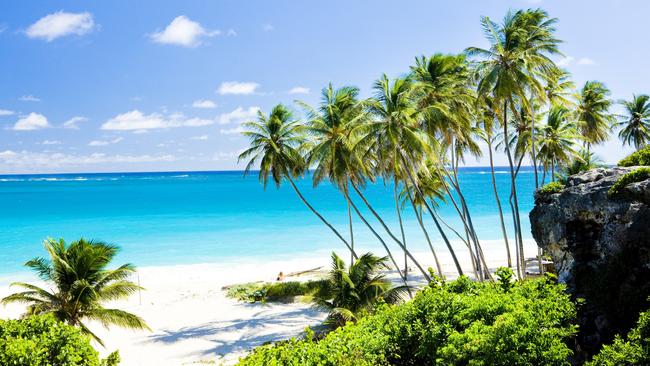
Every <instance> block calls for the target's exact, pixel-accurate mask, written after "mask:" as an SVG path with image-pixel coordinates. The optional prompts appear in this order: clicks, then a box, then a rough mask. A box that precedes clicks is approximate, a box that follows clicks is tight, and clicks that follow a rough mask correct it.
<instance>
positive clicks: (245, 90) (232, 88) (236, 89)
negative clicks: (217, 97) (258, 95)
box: [217, 81, 260, 95]
mask: <svg viewBox="0 0 650 366" xmlns="http://www.w3.org/2000/svg"><path fill="white" fill-rule="evenodd" d="M259 86H260V84H258V83H252V82H238V81H226V82H223V83H221V85H219V89H217V93H219V94H221V95H226V94H236V95H246V94H253V93H255V90H257V88H258V87H259Z"/></svg>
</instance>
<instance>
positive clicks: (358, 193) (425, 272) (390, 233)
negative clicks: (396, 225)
mask: <svg viewBox="0 0 650 366" xmlns="http://www.w3.org/2000/svg"><path fill="white" fill-rule="evenodd" d="M352 188H354V190H355V191H356V192H357V195H359V198H361V200H362V201H363V203H365V204H366V206H367V207H368V209H369V210H370V212H372V214H373V216H375V218H376V219H377V221H379V223H380V224H381V226H382V227H383V228H384V230H386V232H387V233H388V236H390V237H391V239H393V241H395V243H397V245H399V247H400V248H402V250H404V252H405V253H406V255H407V256H408V258H410V259H411V262H413V264H415V266H416V267H418V270H419V271H420V273H422V275H423V276H424V278H425V279H426V280H427V282H431V276H429V274H428V273H427V271H425V270H424V269H423V268H422V266H421V265H420V263H419V262H418V261H417V260H416V259H415V257H414V256H413V254H411V252H410V251H409V250H408V249H406V247H405V246H404V244H403V243H402V242H401V241H400V240H399V239H397V237H396V236H395V235H394V234H393V232H392V231H391V230H390V229H389V228H388V226H387V225H386V223H385V222H384V220H383V219H382V218H381V216H379V214H378V213H377V211H375V209H374V208H373V207H372V205H371V204H370V202H368V200H367V199H366V197H365V196H364V195H363V193H361V191H360V190H359V188H358V187H357V185H356V184H354V182H352ZM398 268H399V267H398Z"/></svg>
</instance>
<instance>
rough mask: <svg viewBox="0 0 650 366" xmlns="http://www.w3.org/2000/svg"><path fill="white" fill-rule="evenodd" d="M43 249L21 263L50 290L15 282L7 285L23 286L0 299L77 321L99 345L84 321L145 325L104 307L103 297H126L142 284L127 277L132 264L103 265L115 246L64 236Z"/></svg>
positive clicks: (33, 312)
mask: <svg viewBox="0 0 650 366" xmlns="http://www.w3.org/2000/svg"><path fill="white" fill-rule="evenodd" d="M45 249H46V250H47V252H48V254H49V256H50V258H49V259H46V258H41V257H38V258H34V259H32V260H30V261H29V262H27V263H25V266H26V267H28V268H29V269H31V270H33V271H35V272H36V273H37V274H38V276H39V277H40V278H41V280H43V281H45V282H46V283H47V284H48V285H49V286H51V288H52V289H51V290H49V291H48V290H46V289H43V288H40V287H38V286H35V285H31V284H28V283H23V282H14V283H13V284H12V286H18V287H22V288H24V289H25V291H23V292H18V293H15V294H12V295H9V296H7V297H5V298H4V299H2V303H3V304H8V303H26V304H29V307H28V309H27V313H26V314H25V315H26V316H29V315H38V314H53V315H54V316H55V317H56V318H57V319H58V320H60V321H63V322H66V323H68V324H70V325H73V326H78V327H79V328H81V330H82V331H83V332H84V333H86V334H88V335H90V336H91V337H92V338H93V339H95V340H96V341H97V342H98V343H99V344H101V345H103V343H102V341H101V339H99V338H98V337H97V336H96V335H95V334H93V333H92V332H91V331H90V329H88V327H87V326H86V325H85V324H84V321H86V320H92V321H98V322H100V323H101V324H102V325H104V326H105V327H108V326H110V325H116V326H119V327H124V328H131V329H147V330H148V329H149V327H148V326H147V324H146V323H145V322H144V320H142V318H140V317H139V316H137V315H134V314H131V313H128V312H126V311H123V310H119V309H107V308H105V307H104V306H103V303H105V302H107V301H113V300H119V299H124V298H127V297H129V296H130V295H131V294H133V293H134V292H136V291H138V290H140V289H141V287H140V286H138V285H136V284H135V283H133V282H130V281H128V278H129V276H131V275H132V274H133V273H134V272H135V267H134V266H133V265H131V264H123V265H121V266H119V267H117V268H115V269H107V268H106V267H107V266H108V265H109V264H110V262H111V261H112V260H113V258H114V257H115V255H116V254H117V252H118V247H117V246H115V245H112V244H107V243H104V242H100V241H92V240H91V241H86V240H84V239H79V240H77V241H74V242H72V243H70V244H69V245H67V244H66V242H65V241H64V240H63V239H60V240H58V241H57V240H53V239H48V240H46V241H45Z"/></svg>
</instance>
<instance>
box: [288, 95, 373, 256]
mask: <svg viewBox="0 0 650 366" xmlns="http://www.w3.org/2000/svg"><path fill="white" fill-rule="evenodd" d="M358 95H359V89H358V88H355V87H349V86H345V87H342V88H339V89H334V88H333V87H332V84H330V85H329V86H328V87H327V88H323V91H322V97H321V104H320V105H319V106H318V108H317V109H314V108H312V107H311V106H309V105H307V104H305V103H303V102H298V103H299V104H300V105H301V106H302V107H303V108H304V109H305V110H306V112H307V117H308V120H307V132H308V133H309V135H310V136H311V138H312V139H311V140H312V141H310V142H311V143H310V145H309V151H307V165H308V166H314V172H313V176H312V178H313V182H314V186H317V185H318V184H319V183H320V182H321V181H323V180H324V179H329V180H330V182H332V184H334V185H335V186H336V187H337V188H338V189H339V190H340V191H341V192H342V193H343V196H344V197H345V200H346V202H347V206H348V225H349V230H350V246H351V248H352V249H353V250H354V231H353V227H352V210H351V201H350V188H349V182H350V180H353V181H355V182H357V183H358V184H363V182H364V178H363V172H364V171H365V166H364V164H363V162H362V161H361V158H360V157H359V155H358V154H357V153H356V152H355V151H354V149H353V147H354V136H353V134H352V130H353V129H354V126H355V125H357V124H359V123H361V120H362V118H363V117H364V113H363V112H364V111H363V106H362V105H361V103H360V102H359V101H358V100H357V97H358ZM353 260H354V257H353V256H352V257H351V261H353Z"/></svg>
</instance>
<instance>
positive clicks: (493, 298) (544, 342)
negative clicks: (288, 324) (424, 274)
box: [239, 272, 576, 366]
mask: <svg viewBox="0 0 650 366" xmlns="http://www.w3.org/2000/svg"><path fill="white" fill-rule="evenodd" d="M503 274H504V275H505V274H506V273H505V272H504V273H503ZM504 278H505V276H504ZM502 286H503V284H497V283H487V282H486V283H477V282H473V281H471V280H470V279H468V278H467V277H461V278H459V279H458V280H456V281H453V282H449V283H445V282H441V281H436V282H432V283H431V285H430V286H428V287H427V288H426V289H424V290H422V291H420V292H419V293H418V294H417V295H416V296H415V298H414V299H413V300H412V301H410V302H407V303H404V304H402V305H386V304H383V305H380V306H379V308H378V309H377V311H376V312H375V313H374V314H373V315H369V316H366V317H364V318H362V319H360V320H359V321H358V322H357V323H356V324H352V323H348V324H347V325H345V326H343V327H340V328H338V329H337V330H335V331H333V332H331V333H329V334H327V336H325V337H324V338H323V339H322V340H320V341H318V342H316V341H314V340H313V339H312V333H311V332H310V331H308V332H307V337H306V338H305V339H304V340H296V339H291V340H288V341H283V342H279V343H276V344H274V345H266V346H262V347H258V348H256V349H255V350H254V351H253V352H252V353H251V354H250V355H248V356H247V357H245V358H243V359H241V360H240V363H239V364H240V365H243V366H249V365H569V364H570V363H569V361H567V360H568V358H569V356H570V355H571V354H572V351H571V350H570V348H569V347H568V346H567V344H566V341H567V340H568V339H569V338H571V337H572V336H573V335H574V334H575V332H576V326H575V325H573V324H572V322H573V321H574V318H575V316H576V310H575V307H574V305H573V303H572V302H571V301H570V298H569V296H568V295H567V294H565V292H564V286H563V285H558V284H555V283H554V282H553V281H552V280H551V279H550V278H541V279H536V280H530V281H525V282H518V283H513V284H512V287H511V288H509V290H508V291H507V292H506V291H504V290H503V288H502Z"/></svg>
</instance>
